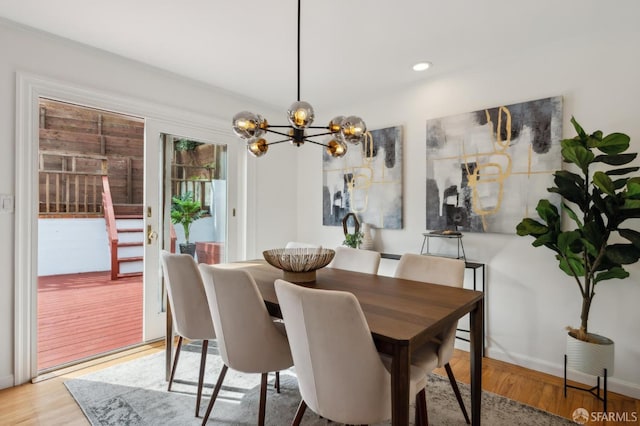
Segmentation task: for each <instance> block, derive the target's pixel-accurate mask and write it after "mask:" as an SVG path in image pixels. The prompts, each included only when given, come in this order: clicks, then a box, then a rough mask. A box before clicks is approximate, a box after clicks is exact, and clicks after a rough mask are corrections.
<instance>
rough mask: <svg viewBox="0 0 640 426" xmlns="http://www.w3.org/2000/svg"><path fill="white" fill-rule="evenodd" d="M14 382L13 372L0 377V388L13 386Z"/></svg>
mask: <svg viewBox="0 0 640 426" xmlns="http://www.w3.org/2000/svg"><path fill="white" fill-rule="evenodd" d="M13 384H14V379H13V374H10V375H8V376H4V377H0V389H6V388H12V387H13Z"/></svg>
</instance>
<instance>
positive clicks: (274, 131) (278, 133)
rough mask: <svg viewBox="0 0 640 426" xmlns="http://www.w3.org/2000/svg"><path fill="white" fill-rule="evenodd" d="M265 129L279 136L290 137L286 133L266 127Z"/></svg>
mask: <svg viewBox="0 0 640 426" xmlns="http://www.w3.org/2000/svg"><path fill="white" fill-rule="evenodd" d="M283 127H284V126H283ZM266 131H267V132H269V133H274V134H276V135H280V136H289V138H291V135H289V134H288V133H282V132H278V131H276V130H270V129H266Z"/></svg>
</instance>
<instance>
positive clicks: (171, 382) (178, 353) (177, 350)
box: [167, 336, 182, 392]
mask: <svg viewBox="0 0 640 426" xmlns="http://www.w3.org/2000/svg"><path fill="white" fill-rule="evenodd" d="M180 349H182V336H180V338H179V339H178V346H177V347H176V355H175V356H174V357H173V366H172V367H171V376H170V377H169V387H167V392H171V385H172V384H173V376H175V374H176V367H177V366H178V358H180Z"/></svg>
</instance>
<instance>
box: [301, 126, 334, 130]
mask: <svg viewBox="0 0 640 426" xmlns="http://www.w3.org/2000/svg"><path fill="white" fill-rule="evenodd" d="M306 128H307V129H326V130H329V126H307V127H306Z"/></svg>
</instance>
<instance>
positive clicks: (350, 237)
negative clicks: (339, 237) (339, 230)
mask: <svg viewBox="0 0 640 426" xmlns="http://www.w3.org/2000/svg"><path fill="white" fill-rule="evenodd" d="M363 237H364V234H363V233H362V232H356V233H353V234H345V236H344V241H343V242H342V245H344V246H347V247H351V248H358V247H359V246H360V243H361V242H362V238H363Z"/></svg>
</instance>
